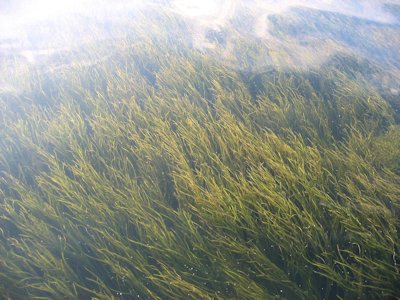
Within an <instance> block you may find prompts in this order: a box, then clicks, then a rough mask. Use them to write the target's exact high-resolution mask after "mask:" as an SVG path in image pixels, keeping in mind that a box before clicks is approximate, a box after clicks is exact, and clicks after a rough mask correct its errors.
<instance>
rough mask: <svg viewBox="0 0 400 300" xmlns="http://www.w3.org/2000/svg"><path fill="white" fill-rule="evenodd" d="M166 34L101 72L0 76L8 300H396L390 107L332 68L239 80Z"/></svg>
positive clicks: (397, 182)
mask: <svg viewBox="0 0 400 300" xmlns="http://www.w3.org/2000/svg"><path fill="white" fill-rule="evenodd" d="M138 18H140V16H138ZM142 18H144V17H142ZM163 18H167V19H166V20H165V19H162V20H163V21H157V22H154V23H152V26H153V27H154V28H152V30H151V34H150V35H146V34H145V33H148V31H145V25H143V24H149V21H144V20H142V21H140V20H139V21H138V22H136V23H135V24H136V27H137V28H136V27H134V28H132V32H133V33H134V34H132V36H126V37H123V38H120V39H118V40H117V41H115V45H114V46H110V47H111V48H112V49H111V50H112V54H111V55H110V56H109V57H108V58H107V59H106V60H102V61H100V62H98V63H96V64H95V65H90V66H88V65H85V64H75V65H71V66H69V67H68V68H66V69H63V71H62V72H49V71H48V70H43V69H40V68H39V69H33V70H32V69H31V70H22V71H21V66H20V65H19V63H18V61H16V62H15V63H14V65H11V67H10V66H8V67H9V68H11V69H9V70H8V71H5V70H2V72H7V73H6V74H8V73H9V72H10V73H12V72H11V70H13V71H14V72H15V74H18V75H16V78H17V79H16V80H18V82H19V83H20V86H21V87H23V93H21V94H19V95H16V94H13V93H7V94H1V95H0V105H1V107H2V110H1V111H0V212H1V214H0V295H2V296H3V298H4V299H7V298H11V299H26V298H32V299H64V298H67V299H90V298H92V299H133V298H146V299H167V298H170V299H229V298H230V299H268V298H275V297H280V298H287V299H322V298H325V299H333V298H335V299H336V298H342V299H355V298H357V297H358V298H371V299H376V298H395V297H398V296H399V295H400V287H399V285H398V283H399V282H400V273H399V255H400V253H399V251H400V250H399V249H400V240H399V238H400V236H399V213H400V203H399V199H400V152H399V150H398V149H400V138H399V137H400V128H399V126H398V124H396V122H395V112H394V110H393V108H392V106H391V104H390V103H389V102H388V101H387V100H386V99H385V98H383V97H382V95H380V94H379V91H377V90H376V89H373V88H371V87H369V86H368V85H367V83H366V81H363V80H360V79H359V77H358V78H357V79H356V78H354V76H351V75H349V73H348V72H344V71H343V70H341V69H340V68H338V67H337V66H336V67H335V66H331V67H329V68H328V71H326V72H324V73H321V74H317V75H316V74H315V72H314V73H313V72H310V73H309V72H294V71H284V70H271V71H266V72H264V73H258V74H249V73H248V72H242V71H239V70H235V69H234V68H231V67H229V66H226V65H224V64H221V63H220V62H219V61H217V60H214V59H213V58H212V57H210V56H208V55H206V54H204V53H202V52H200V51H198V50H196V49H193V48H192V47H191V45H190V44H187V43H186V42H185V39H181V37H180V35H179V34H184V32H183V31H184V30H183V29H182V24H180V23H179V21H178V20H176V19H173V18H172V17H171V16H164V17H163ZM163 22H164V23H163ZM155 24H159V26H158V27H157V25H155ZM163 24H169V25H168V26H171V27H173V26H176V28H175V31H173V32H175V34H174V35H169V34H167V33H168V32H169V31H168V32H167V31H165V30H163ZM170 30H172V29H170ZM99 46H100V45H98V43H96V42H93V43H92V44H90V43H89V45H88V46H85V47H84V49H83V50H84V51H86V52H84V53H83V54H82V55H83V56H85V55H87V56H88V57H90V55H91V54H92V53H93V51H94V49H97V48H96V47H99ZM357 67H360V66H357ZM361 67H362V66H361ZM361 67H360V68H361ZM361 73H362V72H361Z"/></svg>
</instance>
